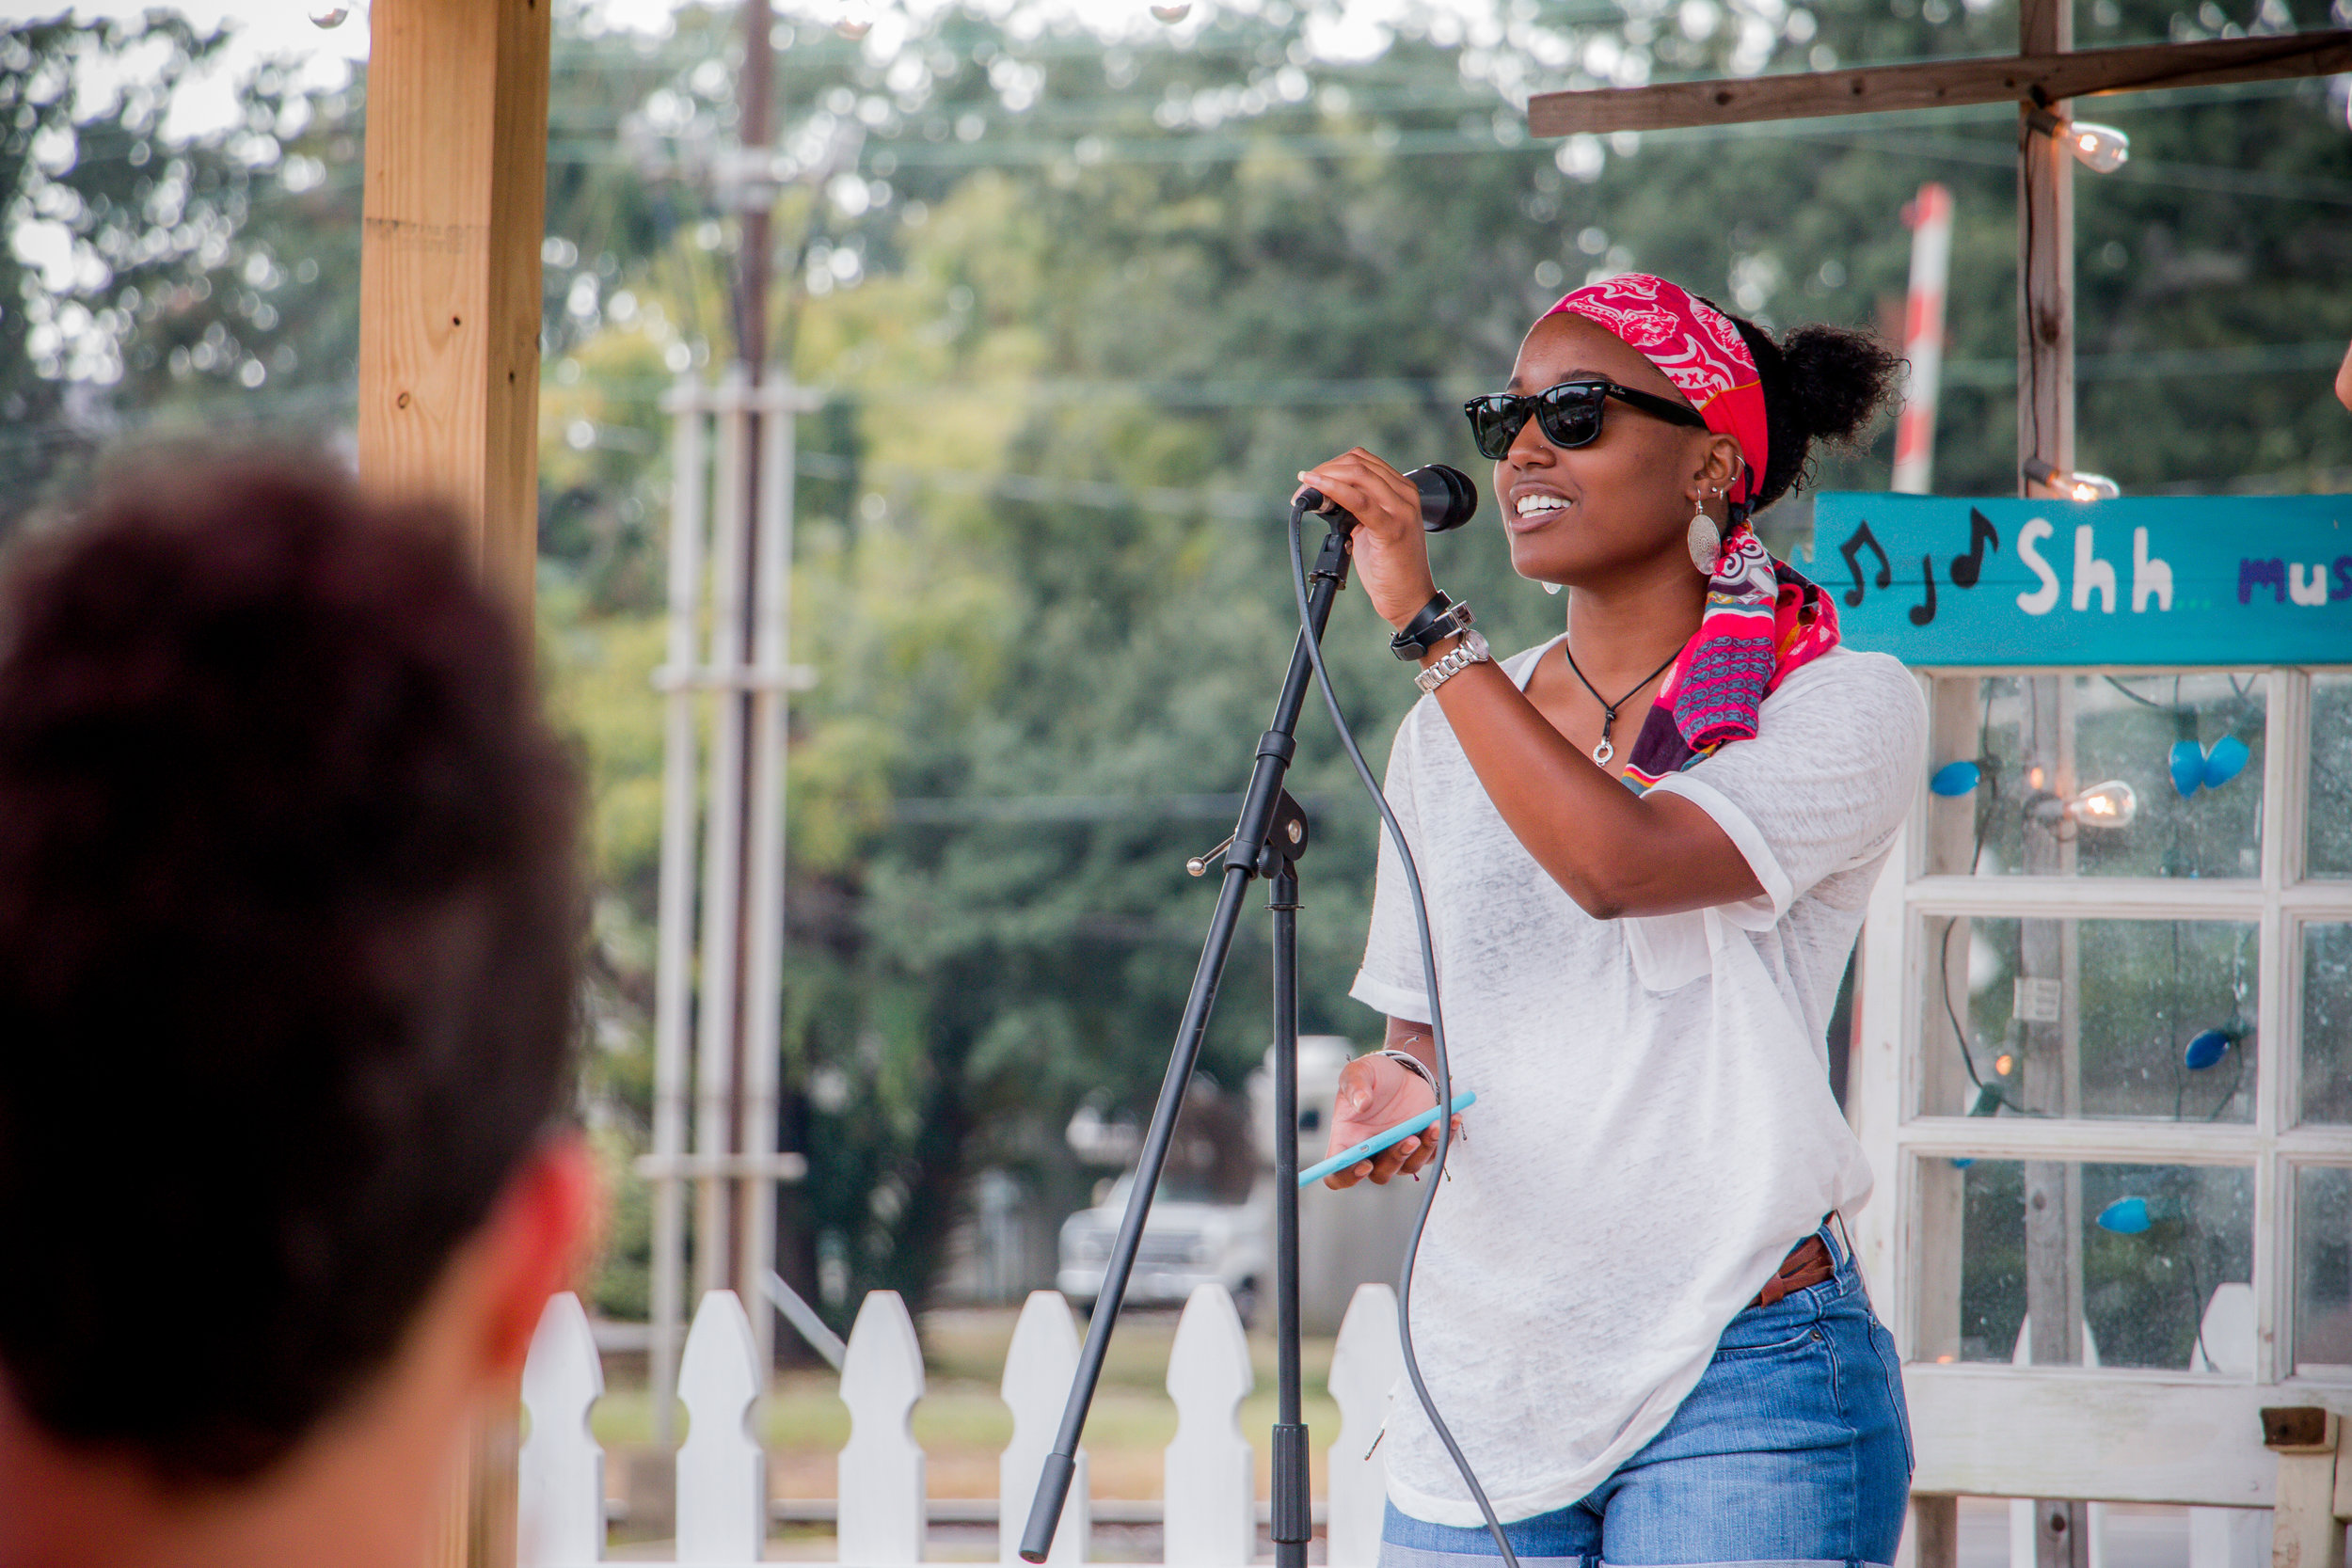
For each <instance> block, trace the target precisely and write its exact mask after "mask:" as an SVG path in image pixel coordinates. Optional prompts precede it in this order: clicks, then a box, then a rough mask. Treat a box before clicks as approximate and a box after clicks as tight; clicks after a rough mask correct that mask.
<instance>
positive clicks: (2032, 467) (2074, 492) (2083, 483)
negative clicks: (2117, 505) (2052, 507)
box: [2026, 457, 2123, 501]
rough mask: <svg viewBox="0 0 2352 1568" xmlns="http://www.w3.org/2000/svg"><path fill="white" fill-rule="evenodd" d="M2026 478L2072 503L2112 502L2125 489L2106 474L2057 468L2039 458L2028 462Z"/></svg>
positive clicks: (2030, 459)
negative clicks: (2045, 486) (2044, 486)
mask: <svg viewBox="0 0 2352 1568" xmlns="http://www.w3.org/2000/svg"><path fill="white" fill-rule="evenodd" d="M2026 478H2027V479H2029V480H2031V481H2033V482H2034V483H2036V484H2043V485H2047V486H2049V487H2050V488H2051V489H2053V490H2056V491H2057V492H2058V494H2059V495H2060V496H2063V497H2064V498H2065V499H2068V500H2070V501H2111V500H2113V499H2115V498H2116V497H2118V496H2120V495H2122V493H2123V487H2122V485H2120V484H2118V483H2115V481H2113V480H2111V479H2109V478H2108V477H2107V476H2106V475H2105V474H2087V473H2080V472H2076V471H2074V470H2072V469H2067V468H2060V467H2055V466H2053V465H2051V464H2048V463H2045V462H2043V461H2042V459H2041V458H2039V457H2035V458H2029V459H2027V460H2026Z"/></svg>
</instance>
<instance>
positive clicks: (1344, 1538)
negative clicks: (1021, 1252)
mask: <svg viewBox="0 0 2352 1568" xmlns="http://www.w3.org/2000/svg"><path fill="white" fill-rule="evenodd" d="M1077 1364H1078V1335H1077V1330H1076V1328H1075V1326H1074V1324H1073V1321H1072V1318H1071V1312H1070V1307H1069V1304H1068V1303H1067V1302H1065V1301H1064V1300H1063V1299H1062V1297H1061V1295H1060V1293H1059V1292H1057V1291H1037V1292H1036V1293H1034V1294H1033V1295H1031V1296H1030V1297H1029V1299H1028V1303H1027V1305H1026V1306H1025V1307H1023V1308H1022V1311H1021V1319H1020V1322H1019V1323H1018V1324H1017V1325H1016V1326H1015V1327H1014V1330H1013V1336H1012V1346H1011V1349H1010V1350H1009V1352H1008V1354H1007V1355H1006V1358H1005V1372H1004V1382H1003V1385H1002V1387H1003V1395H1004V1400H1005V1402H1006V1404H1008V1405H1009V1406H1010V1407H1011V1409H1012V1423H1013V1430H1012V1442H1011V1444H1010V1445H1009V1447H1007V1449H1005V1452H1004V1456H1003V1458H1002V1459H1001V1460H1000V1461H999V1462H998V1465H997V1485H998V1509H999V1512H998V1521H999V1523H998V1550H997V1559H998V1560H999V1561H1000V1562H1005V1563H1011V1562H1015V1561H1017V1560H1018V1553H1017V1551H1016V1549H1015V1548H1016V1546H1017V1544H1018V1543H1019V1540H1020V1535H1021V1529H1022V1527H1023V1525H1024V1524H1025V1522H1026V1521H1027V1519H1028V1515H1029V1497H1030V1495H1031V1493H1032V1492H1033V1491H1034V1490H1035V1489H1036V1486H1037V1478H1038V1473H1039V1471H1040V1470H1041V1468H1042V1467H1043V1465H1044V1463H1045V1456H1046V1454H1047V1452H1048V1451H1049V1450H1050V1449H1052V1447H1053V1442H1054V1432H1055V1428H1056V1427H1057V1424H1058V1423H1059V1420H1060V1418H1061V1409H1062V1402H1063V1400H1064V1398H1065V1397H1066V1396H1067V1394H1068V1392H1069V1388H1070V1379H1071V1375H1072V1373H1073V1371H1075V1370H1076V1369H1077ZM1402 1372H1403V1361H1402V1358H1401V1356H1400V1355H1399V1354H1398V1350H1397V1340H1396V1298H1395V1294H1394V1292H1393V1291H1391V1290H1390V1289H1389V1287H1387V1286H1385V1285H1365V1286H1362V1287H1359V1289H1358V1291H1357V1292H1356V1297H1355V1300H1354V1301H1353V1302H1352V1303H1351V1304H1350V1305H1349V1307H1348V1310H1347V1316H1346V1318H1345V1319H1344V1320H1343V1322H1342V1323H1341V1325H1340V1333H1339V1338H1338V1340H1337V1342H1336V1343H1335V1345H1334V1346H1333V1349H1332V1354H1331V1373H1330V1379H1329V1385H1328V1386H1329V1388H1330V1392H1331V1398H1332V1400H1333V1401H1334V1402H1336V1403H1337V1404H1338V1405H1339V1407H1340V1430H1339V1433H1338V1439H1337V1441H1335V1442H1334V1443H1333V1444H1332V1445H1331V1448H1330V1450H1329V1454H1328V1459H1329V1468H1328V1471H1327V1475H1328V1490H1329V1497H1328V1506H1327V1526H1326V1539H1327V1552H1328V1558H1327V1560H1328V1561H1329V1562H1330V1563H1331V1564H1332V1565H1333V1568H1370V1564H1372V1563H1373V1562H1374V1561H1375V1560H1376V1559H1377V1558H1378V1556H1379V1547H1380V1514H1381V1506H1382V1498H1383V1497H1384V1496H1385V1493H1386V1476H1385V1474H1384V1472H1383V1469H1382V1465H1381V1460H1380V1456H1379V1452H1378V1449H1377V1448H1376V1446H1375V1439H1376V1438H1377V1437H1378V1435H1379V1433H1380V1428H1381V1425H1382V1423H1383V1422H1384V1421H1385V1420H1386V1418H1387V1416H1388V1402H1389V1395H1390V1390H1391V1388H1393V1387H1394V1386H1395V1385H1396V1382H1397V1379H1398V1378H1399V1377H1400V1376H1401V1375H1402ZM1255 1381H1256V1379H1255V1374H1254V1373H1253V1372H1252V1370H1251V1368H1250V1364H1249V1346H1248V1339H1247V1338H1245V1336H1244V1334H1243V1331H1242V1323H1241V1317H1240V1315H1239V1314H1238V1313H1236V1312H1235V1311H1234V1309H1233V1303H1232V1297H1231V1296H1229V1295H1228V1294H1226V1292H1225V1290H1224V1288H1223V1287H1222V1286H1216V1285H1203V1286H1201V1287H1200V1288H1199V1289H1198V1290H1196V1291H1194V1292H1193V1294H1192V1299H1191V1300H1190V1301H1189V1302H1188V1303H1187V1304H1186V1305H1185V1307H1184V1317H1183V1319H1182V1320H1181V1321H1180V1322H1179V1323H1178V1324H1177V1327H1176V1340H1175V1343H1174V1345H1173V1346H1172V1347H1170V1349H1169V1352H1168V1394H1169V1395H1170V1397H1171V1398H1173V1399H1174V1401H1175V1402H1176V1418H1177V1419H1176V1439H1175V1441H1174V1442H1172V1443H1170V1444H1169V1445H1168V1457H1167V1468H1166V1471H1165V1479H1164V1481H1163V1491H1162V1494H1161V1495H1162V1497H1163V1498H1164V1499H1165V1504H1164V1507H1165V1519H1166V1526H1165V1546H1164V1552H1163V1560H1164V1561H1165V1562H1166V1564H1167V1565H1168V1568H1242V1565H1243V1564H1247V1563H1248V1562H1250V1561H1251V1560H1252V1559H1253V1558H1254V1556H1255V1555H1256V1554H1255V1547H1256V1543H1257V1487H1256V1481H1257V1465H1256V1458H1255V1455H1254V1454H1253V1453H1252V1451H1251V1449H1250V1445H1249V1441H1248V1438H1246V1437H1244V1436H1243V1435H1242V1431H1241V1422H1240V1406H1241V1402H1242V1401H1243V1399H1245V1398H1246V1397H1248V1394H1249V1392H1250V1389H1251V1387H1252V1386H1253V1384H1254V1383H1255ZM760 1386H761V1379H760V1373H759V1360H758V1353H757V1351H756V1349H755V1346H754V1343H753V1338H752V1330H751V1323H750V1321H749V1320H748V1319H747V1318H746V1317H745V1316H744V1314H743V1307H742V1304H741V1303H740V1302H739V1301H738V1300H737V1299H736V1296H735V1294H734V1293H733V1292H732V1291H711V1292H710V1293H708V1294H707V1295H706V1296H704V1297H703V1301H702V1307H701V1308H700V1309H699V1310H698V1311H697V1312H696V1313H695V1314H694V1325H693V1328H692V1329H691V1332H689V1333H688V1335H687V1337H686V1352H685V1354H684V1356H683V1357H682V1358H681V1360H680V1365H679V1368H678V1399H679V1401H680V1402H683V1403H684V1405H685V1406H686V1412H687V1418H688V1422H689V1426H688V1430H687V1435H686V1441H685V1443H684V1444H683V1445H682V1446H681V1447H680V1448H679V1449H678V1454H677V1546H676V1553H675V1558H674V1559H673V1561H674V1562H675V1563H676V1564H680V1565H685V1564H692V1565H695V1568H738V1565H739V1564H745V1563H753V1562H757V1561H758V1560H760V1547H761V1544H762V1542H763V1541H765V1540H766V1538H767V1533H768V1531H767V1526H768V1495H767V1481H768V1461H767V1455H766V1454H765V1453H763V1452H762V1451H761V1449H760V1447H759V1444H758V1441H757V1440H756V1439H755V1438H754V1437H753V1436H752V1435H751V1430H750V1426H749V1421H750V1417H751V1412H752V1404H753V1402H754V1401H755V1400H756V1399H757V1398H758V1395H759V1390H760ZM603 1393H604V1374H603V1371H602V1369H601V1367H600V1365H599V1363H598V1361H597V1359H596V1342H595V1340H594V1339H593V1338H591V1336H590V1334H589V1329H588V1317H587V1314H586V1312H585V1311H583V1310H582V1309H581V1307H580V1299H579V1298H578V1297H577V1296H572V1295H560V1296H557V1297H555V1298H554V1299H553V1300H551V1301H549V1302H548V1307H547V1311H546V1313H545V1314H544V1315H543V1316H542V1317H541V1318H540V1320H539V1330H538V1334H537V1336H536V1337H535V1338H533V1339H532V1345H531V1359H530V1361H529V1363H528V1364H527V1365H526V1367H525V1368H524V1370H523V1403H524V1406H525V1407H526V1408H527V1409H528V1410H529V1411H530V1414H531V1431H530V1436H529V1437H528V1438H526V1439H525V1440H524V1443H523V1447H522V1453H521V1456H520V1468H521V1475H520V1497H519V1503H520V1510H519V1525H520V1532H519V1533H520V1540H519V1546H520V1561H521V1563H522V1565H523V1568H579V1565H580V1564H585V1563H591V1562H596V1561H600V1560H602V1559H603V1557H604V1544H605V1539H604V1532H605V1503H604V1451H603V1449H600V1448H598V1447H597V1445H596V1438H595V1437H594V1436H593V1435H591V1433H589V1430H588V1418H589V1414H590V1412H591V1410H592V1409H593V1408H594V1407H595V1405H596V1401H597V1400H598V1399H599V1398H601V1397H602V1396H603ZM922 1397H923V1356H922V1351H921V1349H920V1347H919V1346H918V1345H917V1343H916V1341H915V1338H914V1323H913V1322H912V1321H911V1320H910V1319H909V1318H908V1316H907V1309H906V1305H905V1303H904V1302H902V1301H901V1300H900V1299H899V1298H898V1294H897V1292H895V1291H875V1292H873V1293H872V1294H870V1295H868V1296H867V1297H866V1302H865V1305H864V1307H861V1308H860V1310H859V1312H858V1317H857V1326H856V1327H855V1329H854V1330H852V1331H851V1333H850V1348H849V1353H848V1354H847V1355H846V1356H845V1357H844V1358H843V1361H842V1366H841V1401H842V1402H843V1403H844V1404H846V1405H848V1406H849V1407H850V1441H849V1444H848V1446H847V1447H845V1448H844V1449H842V1450H841V1458H840V1470H839V1477H838V1481H837V1485H836V1491H837V1493H838V1497H839V1501H838V1515H837V1516H838V1520H839V1524H838V1530H837V1536H836V1540H837V1543H838V1560H839V1561H840V1562H842V1563H844V1564H849V1565H854V1568H900V1565H902V1564H912V1563H915V1562H919V1561H921V1560H922V1559H923V1544H924V1535H925V1527H926V1503H925V1497H924V1489H923V1450H922V1449H921V1448H920V1447H919V1446H918V1445H917V1444H916V1443H915V1441H914V1433H913V1431H912V1430H911V1428H910V1426H909V1420H908V1418H909V1417H910V1415H911V1414H912V1413H913V1411H914V1403H915V1402H916V1401H917V1400H919V1399H921V1398H922ZM1088 1531H1089V1508H1088V1497H1087V1465H1086V1454H1085V1452H1084V1451H1083V1450H1081V1451H1080V1453H1079V1455H1078V1476H1077V1481H1076V1483H1075V1484H1074V1485H1073V1487H1072V1489H1071V1497H1070V1502H1069V1505H1068V1507H1067V1509H1066V1511H1065V1512H1064V1513H1063V1515H1062V1523H1061V1528H1060V1531H1059V1533H1058V1534H1057V1536H1056V1537H1055V1540H1054V1552H1053V1557H1052V1558H1051V1562H1053V1563H1056V1564H1070V1563H1077V1562H1083V1561H1085V1560H1086V1559H1087V1544H1088V1543H1087V1537H1088Z"/></svg>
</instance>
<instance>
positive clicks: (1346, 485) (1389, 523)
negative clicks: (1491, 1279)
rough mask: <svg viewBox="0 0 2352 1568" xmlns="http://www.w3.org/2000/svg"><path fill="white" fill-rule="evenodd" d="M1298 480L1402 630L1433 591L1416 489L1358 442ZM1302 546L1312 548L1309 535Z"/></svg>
mask: <svg viewBox="0 0 2352 1568" xmlns="http://www.w3.org/2000/svg"><path fill="white" fill-rule="evenodd" d="M1298 483H1299V484H1300V486H1301V487H1302V488H1304V487H1306V486H1309V485H1311V486H1313V487H1314V488H1315V489H1317V490H1320V491H1322V492H1323V495H1324V499H1327V500H1328V501H1331V502H1332V503H1333V504H1335V505H1338V506H1342V507H1344V508H1346V509H1347V512H1348V513H1349V515H1352V516H1353V517H1354V518H1355V519H1356V524H1357V527H1356V532H1355V534H1354V535H1353V537H1352V540H1351V543H1350V546H1349V549H1350V552H1351V553H1352V554H1353V555H1354V557H1355V561H1356V578H1357V580H1358V581H1359V582H1360V583H1362V584H1363V589H1364V594H1365V596H1366V597H1368V598H1369V599H1371V600H1372V608H1373V609H1374V610H1376V611H1377V612H1378V613H1379V616H1380V618H1381V619H1382V620H1384V621H1386V622H1388V623H1389V625H1391V626H1395V627H1396V628H1398V629H1399V630H1400V631H1401V630H1403V629H1404V626H1405V624H1406V622H1408V621H1410V620H1411V619H1412V618H1413V617H1414V616H1415V615H1418V614H1420V613H1421V610H1422V606H1424V605H1426V604H1427V603H1428V602H1429V599H1430V595H1432V594H1435V593H1437V591H1438V585H1437V582H1436V580H1435V579H1434V578H1432V577H1431V576H1430V573H1429V536H1428V535H1427V534H1426V533H1424V532H1423V531H1422V526H1421V492H1420V491H1419V490H1417V489H1415V488H1414V487H1413V482H1412V481H1411V480H1408V479H1406V477H1405V476H1404V475H1403V474H1401V473H1398V472H1397V471H1396V470H1395V469H1394V468H1392V467H1390V466H1389V465H1388V464H1387V463H1385V462H1383V461H1382V460H1381V459H1379V458H1377V457H1375V456H1374V455H1373V454H1372V453H1371V452H1368V451H1365V450H1364V449H1363V448H1361V447H1356V448H1352V449H1351V450H1349V451H1344V452H1342V453H1341V454H1340V455H1339V456H1337V457H1334V458H1332V459H1331V460H1330V461H1329V462H1327V463H1321V464H1318V465H1316V466H1315V467H1311V468H1309V469H1308V470H1306V471H1305V472H1304V473H1302V474H1300V475H1299V476H1298ZM1294 499H1295V498H1294ZM1307 547H1308V549H1309V550H1310V551H1312V549H1313V547H1314V546H1313V543H1312V541H1309V543H1308V546H1307ZM1391 1065H1393V1064H1391Z"/></svg>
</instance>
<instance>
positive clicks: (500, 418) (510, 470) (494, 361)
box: [359, 0, 550, 611]
mask: <svg viewBox="0 0 2352 1568" xmlns="http://www.w3.org/2000/svg"><path fill="white" fill-rule="evenodd" d="M549 4H550V0H376V4H375V6H374V8H373V11H372V12H371V15H370V23H371V27H372V30H373V40H372V42H371V44H370V58H369V64H368V137H367V187H366V195H365V198H364V204H365V224H366V228H365V232H364V234H363V237H362V239H361V243H360V249H359V476H360V478H361V479H362V480H363V481H364V482H366V483H369V484H371V485H374V486H378V487H381V488H383V489H386V490H390V491H395V492H401V493H409V494H430V495H436V496H440V497H444V498H446V499H451V500H453V501H455V502H456V503H457V505H458V507H459V508H460V509H461V510H462V511H463V513H464V514H465V515H466V517H467V519H468V521H469V526H470V527H471V528H472V529H474V530H475V534H474V541H475V552H476V559H477V561H478V562H480V564H481V567H482V571H483V573H484V575H485V577H486V578H488V579H489V580H490V581H492V582H495V583H497V584H499V586H500V587H501V589H502V590H504V591H505V592H507V593H508V594H512V595H513V596H514V598H515V602H516V606H517V608H518V609H520V610H525V611H527V610H528V609H529V607H530V604H531V584H532V569H533V565H534V563H535V560H536V557H537V550H538V510H539V509H538V486H539V478H538V475H539V462H538V441H539V428H538V426H539V310H540V298H539V289H540V279H539V247H540V245H541V244H542V242H543V241H544V239H545V237H546V236H545V232H544V231H545V229H546V227H547V166H548V162H547V160H548V39H549V29H548V8H549Z"/></svg>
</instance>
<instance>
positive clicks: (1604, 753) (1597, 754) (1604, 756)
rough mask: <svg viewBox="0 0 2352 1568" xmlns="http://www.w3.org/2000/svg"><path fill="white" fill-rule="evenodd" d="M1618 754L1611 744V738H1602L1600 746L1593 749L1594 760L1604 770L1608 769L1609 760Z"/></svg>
mask: <svg viewBox="0 0 2352 1568" xmlns="http://www.w3.org/2000/svg"><path fill="white" fill-rule="evenodd" d="M1616 754H1617V749H1616V748H1615V747H1614V746H1612V745H1610V744H1609V737H1608V736H1605V735H1604V736H1601V737H1600V744H1599V745H1597V746H1596V747H1594V748H1593V760H1594V761H1595V762H1597V763H1598V764H1600V765H1601V766H1602V767H1603V768H1606V767H1608V766H1609V759H1610V758H1611V757H1613V756H1615V755H1616Z"/></svg>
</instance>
